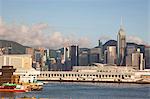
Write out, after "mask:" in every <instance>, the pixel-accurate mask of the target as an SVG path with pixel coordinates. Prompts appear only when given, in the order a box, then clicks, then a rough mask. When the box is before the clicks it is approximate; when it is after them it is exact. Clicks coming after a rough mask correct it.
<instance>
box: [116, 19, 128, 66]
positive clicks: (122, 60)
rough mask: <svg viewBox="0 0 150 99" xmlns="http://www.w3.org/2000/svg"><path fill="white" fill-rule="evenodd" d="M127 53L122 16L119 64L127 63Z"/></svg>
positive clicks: (118, 47)
mask: <svg viewBox="0 0 150 99" xmlns="http://www.w3.org/2000/svg"><path fill="white" fill-rule="evenodd" d="M125 53H126V35H125V31H124V29H123V26H122V18H121V25H120V29H119V32H118V36H117V63H118V64H117V65H120V66H123V65H126V64H125V56H126V55H125Z"/></svg>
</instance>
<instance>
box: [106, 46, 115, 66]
mask: <svg viewBox="0 0 150 99" xmlns="http://www.w3.org/2000/svg"><path fill="white" fill-rule="evenodd" d="M107 64H116V46H107Z"/></svg>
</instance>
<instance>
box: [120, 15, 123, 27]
mask: <svg viewBox="0 0 150 99" xmlns="http://www.w3.org/2000/svg"><path fill="white" fill-rule="evenodd" d="M122 20H123V18H122V16H121V22H120V28H123V22H122Z"/></svg>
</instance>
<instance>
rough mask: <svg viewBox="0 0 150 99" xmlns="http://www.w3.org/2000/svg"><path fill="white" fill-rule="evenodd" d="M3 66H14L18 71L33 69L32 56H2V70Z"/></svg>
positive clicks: (0, 58) (0, 60)
mask: <svg viewBox="0 0 150 99" xmlns="http://www.w3.org/2000/svg"><path fill="white" fill-rule="evenodd" d="M2 66H14V68H16V69H31V68H32V58H31V55H28V54H22V55H2V56H0V68H2Z"/></svg>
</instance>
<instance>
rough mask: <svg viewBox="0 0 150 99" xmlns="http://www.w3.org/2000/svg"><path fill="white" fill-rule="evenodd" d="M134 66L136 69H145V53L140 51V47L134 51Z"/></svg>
mask: <svg viewBox="0 0 150 99" xmlns="http://www.w3.org/2000/svg"><path fill="white" fill-rule="evenodd" d="M132 67H133V68H134V69H136V70H143V69H144V58H143V53H140V49H137V51H136V52H135V53H132Z"/></svg>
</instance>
